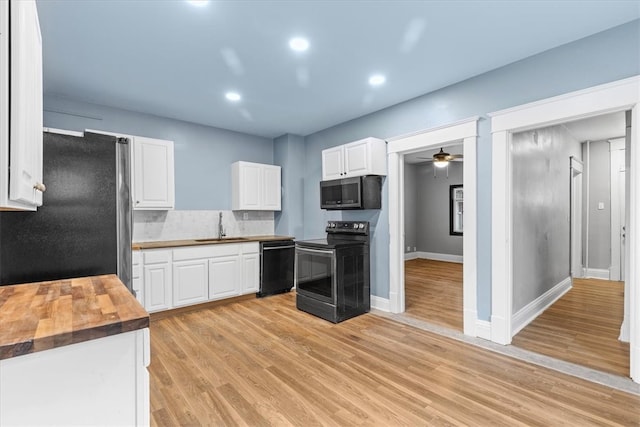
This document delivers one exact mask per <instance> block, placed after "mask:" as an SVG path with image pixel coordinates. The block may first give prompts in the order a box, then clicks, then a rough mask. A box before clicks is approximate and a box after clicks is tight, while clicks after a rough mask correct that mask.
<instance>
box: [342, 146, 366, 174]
mask: <svg viewBox="0 0 640 427" xmlns="http://www.w3.org/2000/svg"><path fill="white" fill-rule="evenodd" d="M370 159H371V153H370V148H369V144H368V143H367V141H366V140H364V141H357V142H353V143H351V144H346V145H345V146H344V163H345V172H346V175H347V176H360V175H367V174H368V173H370V170H371V165H370Z"/></svg>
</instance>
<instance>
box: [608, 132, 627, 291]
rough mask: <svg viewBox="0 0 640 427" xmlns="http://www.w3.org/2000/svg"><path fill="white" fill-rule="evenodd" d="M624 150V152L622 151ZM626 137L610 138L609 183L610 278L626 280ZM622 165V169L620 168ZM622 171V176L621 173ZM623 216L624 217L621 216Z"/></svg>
mask: <svg viewBox="0 0 640 427" xmlns="http://www.w3.org/2000/svg"><path fill="white" fill-rule="evenodd" d="M621 151H622V153H620V152H621ZM624 151H626V150H625V138H624V137H621V138H611V139H610V140H609V173H610V178H609V185H610V193H611V196H610V200H611V203H610V212H611V235H610V238H611V262H610V263H609V280H615V281H624V260H623V258H624V252H623V251H622V242H623V240H622V225H623V223H624V215H625V208H624V205H625V203H626V197H625V177H624V174H625V173H626V171H625V159H624ZM620 166H622V170H621V169H620ZM621 173H622V176H620V174H621ZM621 217H622V218H621Z"/></svg>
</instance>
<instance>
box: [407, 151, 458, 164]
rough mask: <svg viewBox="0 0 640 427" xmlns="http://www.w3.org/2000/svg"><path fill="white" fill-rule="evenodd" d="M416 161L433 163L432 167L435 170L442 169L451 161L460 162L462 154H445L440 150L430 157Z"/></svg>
mask: <svg viewBox="0 0 640 427" xmlns="http://www.w3.org/2000/svg"><path fill="white" fill-rule="evenodd" d="M417 158H418V159H424V160H426V161H428V162H433V165H434V166H435V167H437V168H444V167H447V166H448V165H449V162H452V161H459V162H461V161H462V154H449V153H447V152H445V151H444V150H443V149H442V148H441V149H440V151H439V152H438V153H436V154H434V155H433V156H432V157H417Z"/></svg>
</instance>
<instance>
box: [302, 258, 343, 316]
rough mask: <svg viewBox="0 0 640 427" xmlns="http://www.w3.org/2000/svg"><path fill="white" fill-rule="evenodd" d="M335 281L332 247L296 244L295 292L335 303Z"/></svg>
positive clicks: (334, 259) (334, 262)
mask: <svg viewBox="0 0 640 427" xmlns="http://www.w3.org/2000/svg"><path fill="white" fill-rule="evenodd" d="M336 282H337V280H336V257H335V250H334V249H315V248H306V247H301V246H296V292H298V293H299V294H301V295H305V296H307V297H309V298H314V299H317V300H319V301H324V302H326V303H329V304H335V303H336Z"/></svg>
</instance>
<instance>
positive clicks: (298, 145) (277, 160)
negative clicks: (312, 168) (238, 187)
mask: <svg viewBox="0 0 640 427" xmlns="http://www.w3.org/2000/svg"><path fill="white" fill-rule="evenodd" d="M304 151H305V148H304V137H302V136H299V135H290V134H287V135H282V136H281V137H278V138H276V139H275V140H274V141H273V160H274V164H276V165H279V166H283V168H282V210H281V211H280V212H276V213H275V215H274V220H275V232H276V234H278V235H282V236H293V237H295V238H298V239H301V238H302V237H303V236H304V222H303V221H304V200H303V197H302V194H303V191H304V185H303V184H304V176H305V170H304Z"/></svg>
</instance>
